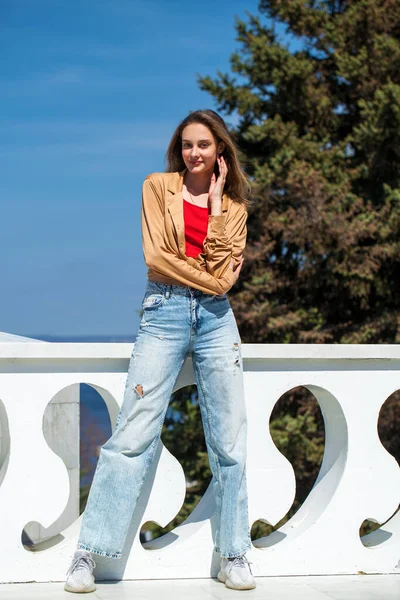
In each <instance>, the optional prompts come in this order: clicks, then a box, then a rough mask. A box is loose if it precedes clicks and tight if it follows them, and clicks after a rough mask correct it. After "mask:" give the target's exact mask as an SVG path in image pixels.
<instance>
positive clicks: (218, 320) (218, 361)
mask: <svg viewBox="0 0 400 600" xmlns="http://www.w3.org/2000/svg"><path fill="white" fill-rule="evenodd" d="M142 309H143V316H142V320H141V323H140V328H139V333H138V336H137V339H136V342H135V345H134V348H133V351H132V356H131V359H130V363H129V369H128V375H127V380H126V386H125V394H124V399H123V403H122V406H121V410H120V412H119V415H118V419H117V424H116V426H115V430H114V433H113V435H112V436H111V437H110V439H109V440H108V441H107V442H106V443H105V444H104V445H103V446H102V448H101V451H100V456H99V461H98V465H97V469H96V473H95V476H94V479H93V482H92V486H91V489H90V494H89V499H88V503H87V506H86V510H85V512H84V515H83V520H82V527H81V531H80V536H79V541H78V548H81V549H84V550H89V551H90V552H93V553H95V554H100V555H102V556H107V557H109V558H120V557H121V554H122V549H123V547H124V543H125V540H126V536H127V533H128V529H129V525H130V522H131V520H132V515H133V511H134V509H135V506H136V503H137V499H138V497H139V494H140V492H141V489H142V487H143V484H144V482H145V479H146V476H147V474H148V471H149V468H150V466H151V464H152V461H153V458H154V454H155V450H156V447H157V444H158V442H159V439H160V435H161V430H162V425H163V422H164V418H165V414H166V411H167V408H168V404H169V400H170V397H171V393H172V390H173V388H174V385H175V383H176V380H177V378H178V375H179V373H180V370H181V368H182V366H183V363H184V361H185V358H186V356H187V355H190V354H191V355H192V360H193V367H194V372H195V376H196V382H197V391H198V397H199V403H200V410H201V417H202V422H203V428H204V434H205V439H206V444H207V451H208V457H209V461H210V467H211V471H212V473H213V480H212V486H213V491H214V496H215V502H216V523H217V527H216V532H215V535H214V549H215V551H216V552H218V553H219V554H220V555H221V556H224V557H234V556H240V555H242V554H244V553H245V552H246V551H247V550H249V548H250V547H251V542H250V532H249V523H248V511H247V489H246V467H245V462H246V429H247V426H246V412H245V404H244V393H243V369H242V357H241V351H240V337H239V332H238V329H237V325H236V321H235V317H234V315H233V312H232V309H231V307H230V304H229V300H228V298H227V296H226V294H223V295H221V296H212V295H210V294H204V293H203V292H201V291H199V290H195V289H194V288H190V287H186V286H178V285H172V286H171V285H166V284H161V283H155V282H150V281H149V282H148V284H147V289H146V293H145V297H144V300H143V305H142Z"/></svg>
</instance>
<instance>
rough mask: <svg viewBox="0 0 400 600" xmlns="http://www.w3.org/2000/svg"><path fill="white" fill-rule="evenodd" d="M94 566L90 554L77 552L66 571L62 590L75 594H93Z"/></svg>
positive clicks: (83, 551)
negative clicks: (65, 579)
mask: <svg viewBox="0 0 400 600" xmlns="http://www.w3.org/2000/svg"><path fill="white" fill-rule="evenodd" d="M95 566H96V563H95V562H94V560H93V558H92V555H91V554H90V552H87V551H86V550H77V551H76V552H75V554H74V556H73V559H72V562H71V566H70V568H69V569H68V571H67V581H66V582H65V585H64V590H66V591H67V592H75V593H77V594H85V593H87V592H94V590H95V589H96V584H95V582H94V576H93V569H94V568H95Z"/></svg>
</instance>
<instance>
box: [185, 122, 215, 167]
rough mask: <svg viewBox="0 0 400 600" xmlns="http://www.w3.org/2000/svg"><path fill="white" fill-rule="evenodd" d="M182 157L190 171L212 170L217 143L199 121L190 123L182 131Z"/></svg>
mask: <svg viewBox="0 0 400 600" xmlns="http://www.w3.org/2000/svg"><path fill="white" fill-rule="evenodd" d="M182 158H183V161H184V163H185V165H186V167H187V169H188V171H189V172H190V173H194V174H195V173H209V174H210V175H212V173H213V171H214V165H215V161H216V160H217V144H216V141H215V139H214V136H213V134H212V133H211V131H210V130H209V129H208V127H206V126H205V125H202V124H201V123H191V124H190V125H187V126H186V127H185V129H184V130H183V131H182Z"/></svg>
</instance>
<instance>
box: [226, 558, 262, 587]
mask: <svg viewBox="0 0 400 600" xmlns="http://www.w3.org/2000/svg"><path fill="white" fill-rule="evenodd" d="M218 579H219V581H221V582H222V583H224V584H225V585H226V587H228V588H231V589H232V590H252V589H253V588H255V587H256V581H255V579H254V577H253V574H252V572H251V569H250V563H249V561H248V560H247V558H246V557H245V555H244V554H243V556H237V557H236V558H221V568H220V570H219V573H218Z"/></svg>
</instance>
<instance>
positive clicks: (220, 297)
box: [214, 294, 228, 301]
mask: <svg viewBox="0 0 400 600" xmlns="http://www.w3.org/2000/svg"><path fill="white" fill-rule="evenodd" d="M214 298H215V300H219V301H221V300H228V296H227V294H218V295H217V296H214Z"/></svg>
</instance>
